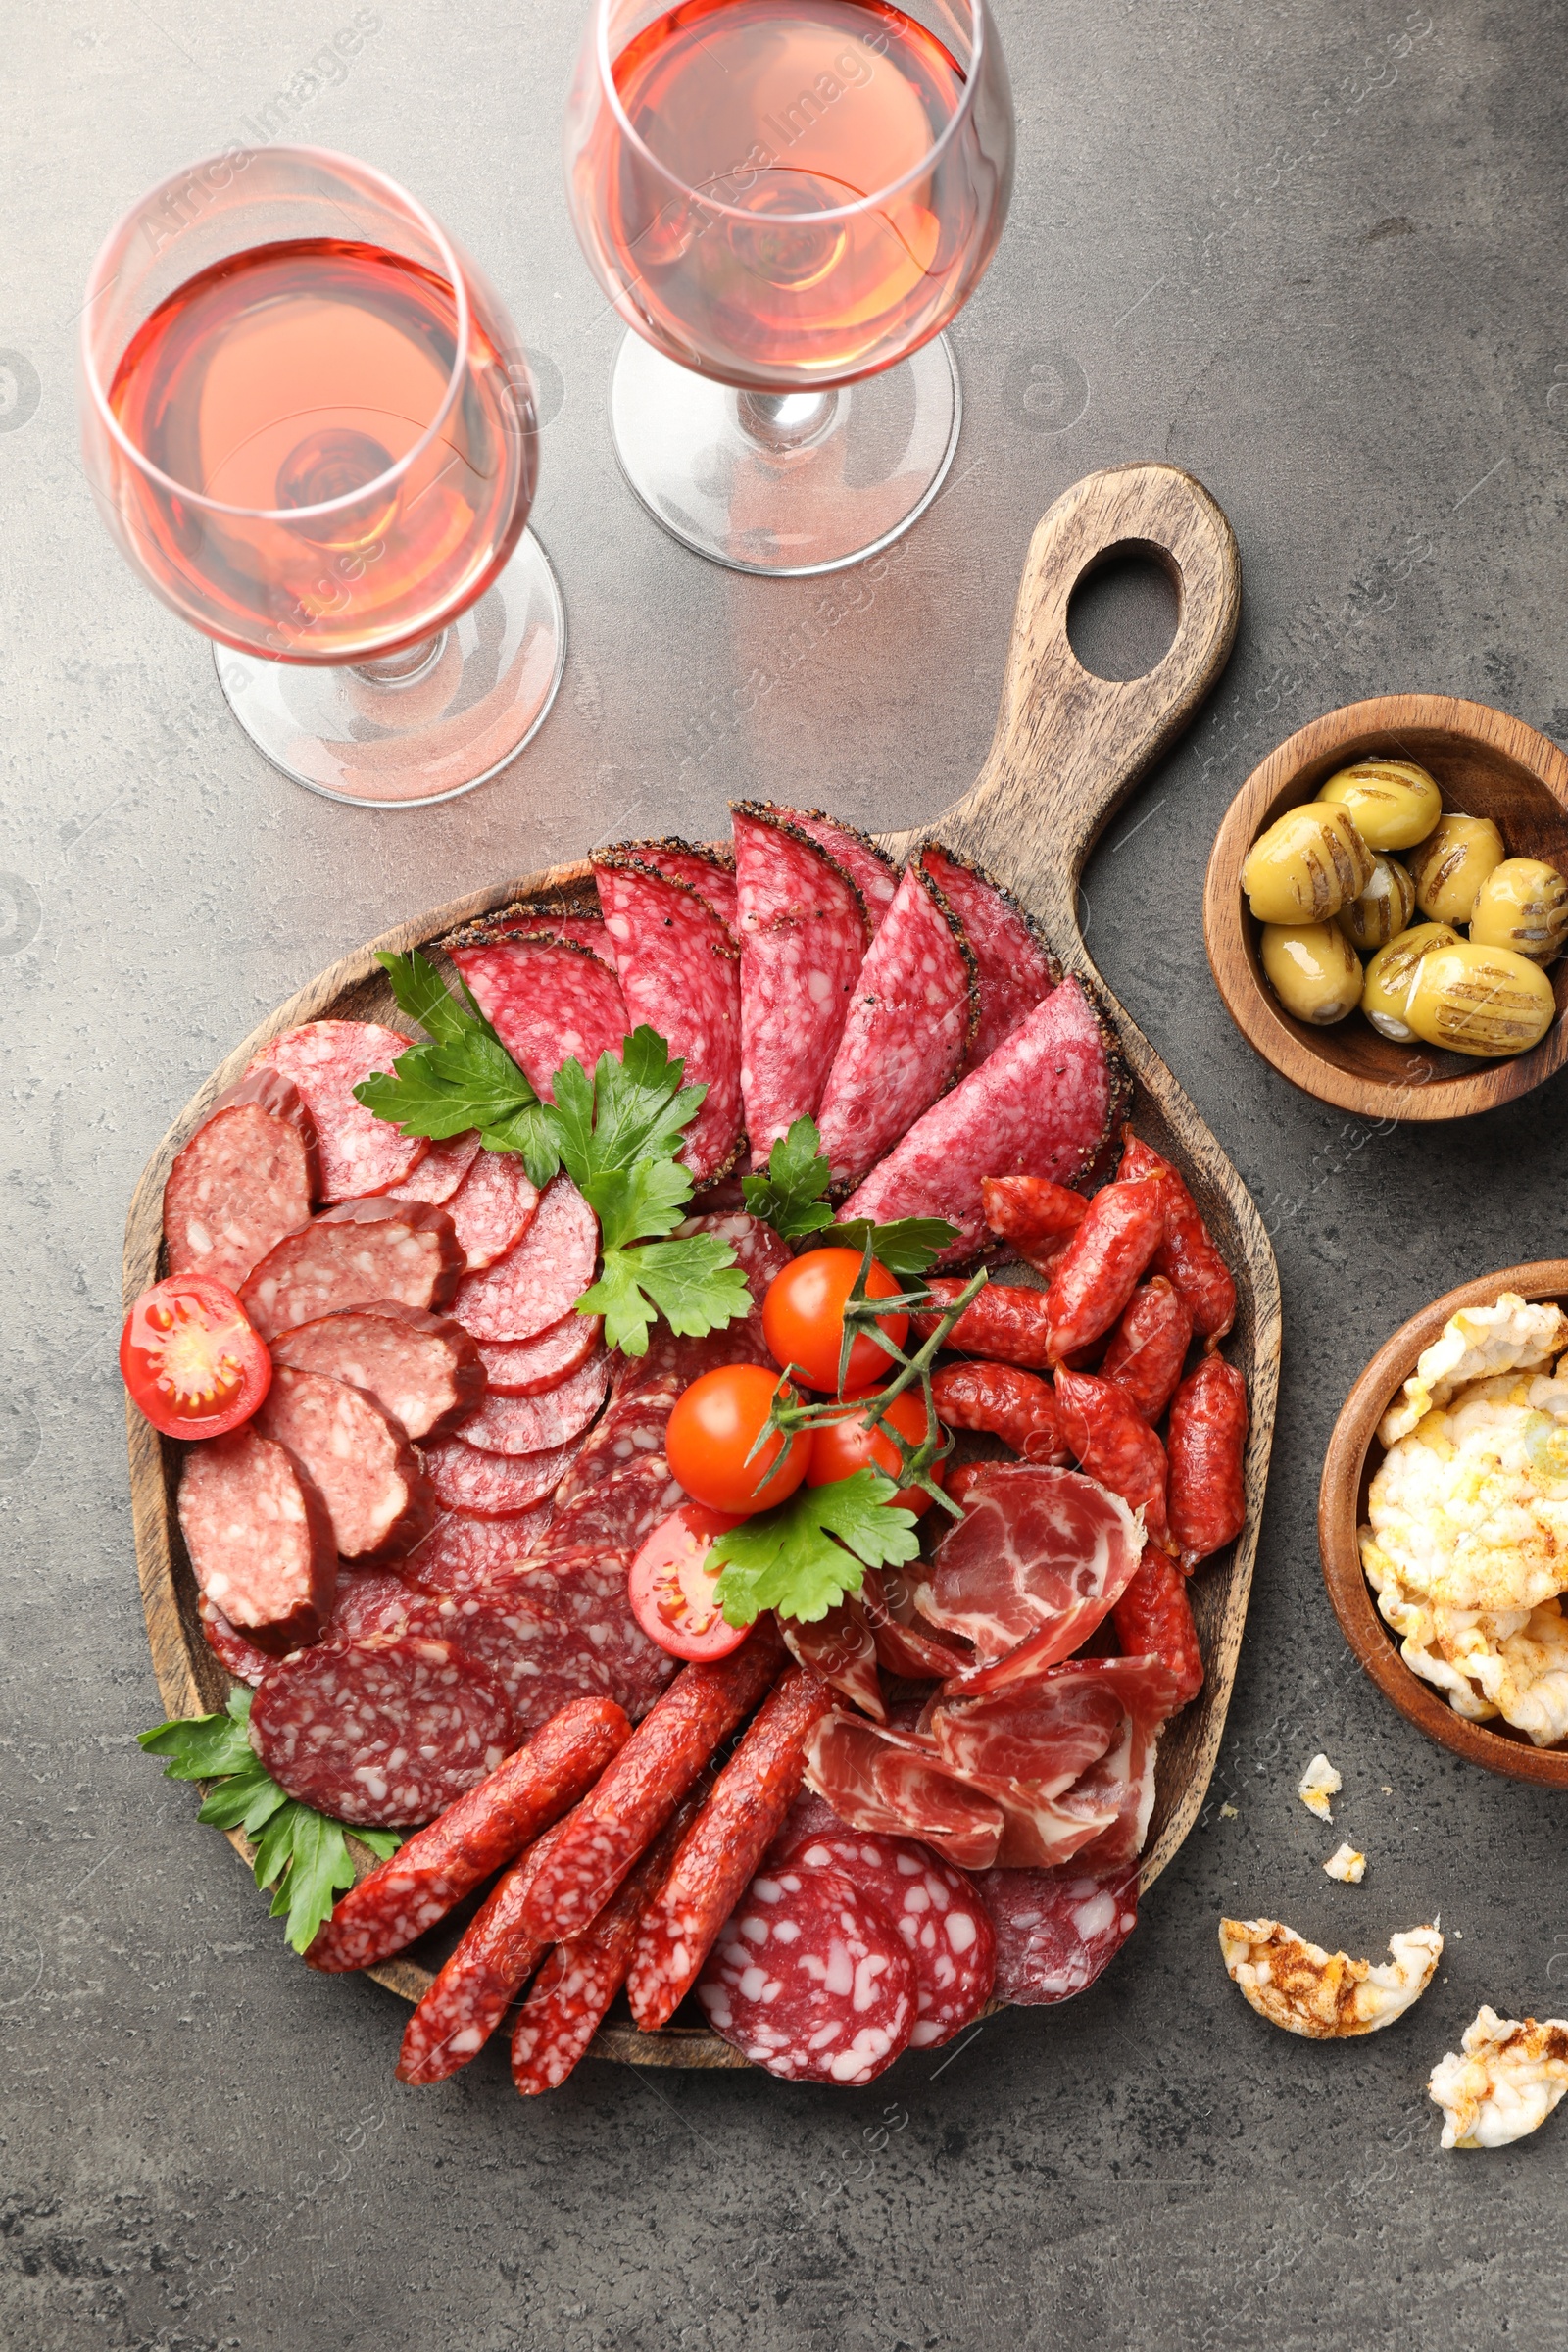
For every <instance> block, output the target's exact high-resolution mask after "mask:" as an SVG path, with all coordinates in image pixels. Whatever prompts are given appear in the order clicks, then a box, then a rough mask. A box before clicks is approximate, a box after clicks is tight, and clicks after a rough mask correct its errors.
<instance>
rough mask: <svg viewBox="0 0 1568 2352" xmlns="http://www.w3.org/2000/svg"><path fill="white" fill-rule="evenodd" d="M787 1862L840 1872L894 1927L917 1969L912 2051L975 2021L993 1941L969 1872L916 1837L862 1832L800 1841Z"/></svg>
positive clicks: (993, 1959) (990, 1971) (988, 1978)
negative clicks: (871, 1834)
mask: <svg viewBox="0 0 1568 2352" xmlns="http://www.w3.org/2000/svg"><path fill="white" fill-rule="evenodd" d="M818 1801H820V1800H818ZM790 1863H793V1864H794V1865H795V1866H796V1867H797V1868H798V1869H803V1870H836V1871H839V1872H841V1873H842V1875H843V1876H844V1877H845V1878H846V1879H848V1880H849V1882H850V1885H851V1886H852V1887H858V1889H859V1891H860V1892H861V1893H862V1894H867V1895H870V1896H871V1898H872V1899H873V1901H875V1902H877V1903H879V1904H880V1905H881V1907H882V1909H883V1910H884V1911H885V1912H886V1913H887V1915H888V1917H889V1919H891V1920H892V1922H893V1924H894V1926H895V1927H896V1928H897V1929H898V1931H899V1934H900V1936H902V1937H903V1938H904V1948H905V1950H906V1951H907V1953H908V1955H909V1959H910V1962H911V1964H912V1966H913V1969H914V2002H915V2021H914V2031H913V2033H912V2034H910V2035H909V2046H910V2048H911V2049H915V2050H932V2049H935V2048H937V2046H938V2045H939V2043H941V2042H944V2041H951V2040H952V2039H953V2036H954V2034H961V2033H962V2031H963V2029H964V2027H965V2026H967V2025H969V2024H970V2023H972V2021H973V2020H974V2019H975V2018H977V2017H978V2016H979V2014H980V2012H981V2010H982V2009H983V2008H984V2007H985V2005H986V2003H987V2001H989V2000H990V1998H991V1988H992V1983H993V1980H994V1979H995V1977H996V1973H997V1939H996V1936H995V1935H994V1934H993V1932H992V1927H991V1919H990V1915H989V1913H988V1912H987V1910H986V1907H985V1905H984V1903H983V1902H982V1901H981V1899H980V1894H979V1890H978V1888H977V1887H976V1886H975V1883H974V1881H973V1880H972V1879H971V1878H970V1877H969V1876H968V1875H967V1873H966V1872H964V1871H961V1870H958V1869H956V1868H955V1866H954V1864H953V1863H951V1862H944V1861H943V1859H942V1857H941V1856H940V1854H934V1853H932V1851H931V1849H930V1848H929V1846H924V1845H921V1844H920V1843H919V1841H918V1839H916V1838H873V1837H872V1836H870V1835H869V1833H868V1832H866V1831H864V1830H844V1829H841V1830H839V1831H838V1832H836V1833H834V1832H827V1833H825V1834H824V1833H822V1832H817V1833H816V1834H814V1835H812V1836H809V1837H808V1838H804V1839H799V1840H797V1841H796V1843H795V1844H793V1845H791V1846H789V1847H787V1848H786V1849H785V1853H784V1856H783V1857H782V1858H781V1861H780V1864H779V1867H780V1868H785V1867H787V1866H788V1865H789V1864H790Z"/></svg>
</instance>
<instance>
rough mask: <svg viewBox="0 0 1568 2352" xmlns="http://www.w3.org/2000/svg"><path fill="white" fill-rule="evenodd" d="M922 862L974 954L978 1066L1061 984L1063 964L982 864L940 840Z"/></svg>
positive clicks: (973, 1061) (925, 847) (925, 850)
mask: <svg viewBox="0 0 1568 2352" xmlns="http://www.w3.org/2000/svg"><path fill="white" fill-rule="evenodd" d="M919 862H920V865H921V867H922V869H923V870H924V871H925V872H926V873H928V874H929V875H930V877H931V879H932V881H933V882H935V883H937V884H938V885H939V886H940V887H941V890H942V892H943V895H944V897H945V898H946V899H947V901H948V904H949V906H951V907H953V908H954V909H955V910H956V913H957V916H958V919H959V921H960V922H961V923H962V925H963V928H964V932H965V935H966V936H967V938H968V942H969V946H970V948H971V949H972V950H973V952H974V958H975V967H976V977H977V979H978V982H979V991H980V1018H979V1023H978V1026H977V1027H976V1030H975V1035H974V1040H973V1043H972V1044H971V1046H970V1048H969V1061H970V1065H971V1066H977V1065H978V1064H979V1063H980V1062H982V1061H984V1060H985V1058H986V1056H987V1054H992V1053H994V1052H995V1051H996V1049H997V1047H998V1046H1000V1045H1001V1043H1002V1041H1003V1039H1004V1038H1005V1037H1010V1036H1011V1035H1012V1032H1013V1031H1014V1029H1016V1028H1017V1027H1018V1024H1019V1023H1020V1022H1021V1021H1024V1020H1027V1019H1028V1017H1029V1015H1030V1013H1031V1012H1033V1010H1034V1008H1035V1006H1036V1005H1043V1004H1044V1003H1045V1001H1046V999H1047V997H1049V996H1050V994H1051V992H1052V990H1053V989H1054V988H1059V987H1060V985H1061V966H1060V964H1059V963H1058V962H1057V961H1056V959H1055V957H1054V956H1053V955H1052V953H1051V951H1050V949H1049V948H1048V947H1047V946H1046V943H1045V941H1044V940H1043V939H1042V938H1041V936H1040V933H1039V931H1038V930H1037V929H1036V927H1035V924H1034V922H1033V921H1032V919H1031V918H1030V916H1028V915H1027V914H1025V912H1024V910H1023V908H1022V907H1020V906H1019V904H1018V902H1017V900H1016V899H1015V898H1013V896H1012V895H1011V893H1010V892H1009V891H1006V890H1004V889H1003V887H1002V884H1001V883H1000V882H997V881H994V880H993V879H992V877H991V875H990V874H988V873H987V872H986V871H985V870H984V868H983V867H981V866H978V865H971V864H970V862H969V860H968V859H967V858H956V857H955V856H954V854H953V852H952V851H951V850H945V849H944V848H943V847H942V845H941V843H940V842H936V841H928V842H925V843H923V844H922V846H921V849H920V852H919Z"/></svg>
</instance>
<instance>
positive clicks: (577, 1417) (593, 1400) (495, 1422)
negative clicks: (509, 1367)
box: [463, 1355, 610, 1454]
mask: <svg viewBox="0 0 1568 2352" xmlns="http://www.w3.org/2000/svg"><path fill="white" fill-rule="evenodd" d="M609 1389H610V1363H609V1359H608V1357H606V1356H604V1355H594V1356H590V1357H589V1359H588V1361H587V1363H585V1364H579V1366H578V1367H577V1369H576V1371H575V1372H572V1373H569V1374H568V1375H567V1377H566V1378H565V1379H564V1381H561V1382H560V1383H559V1384H558V1385H557V1386H556V1387H555V1388H553V1389H546V1391H545V1392H544V1394H543V1396H541V1397H486V1398H485V1400H484V1402H483V1404H481V1405H480V1407H479V1410H478V1411H477V1412H476V1413H475V1414H474V1415H473V1417H472V1419H471V1420H469V1421H466V1422H465V1424H464V1429H463V1442H464V1444H465V1445H466V1446H477V1447H478V1448H479V1451H480V1452H481V1453H505V1454H517V1453H541V1452H543V1451H544V1450H545V1448H546V1447H548V1446H564V1445H566V1444H567V1443H568V1442H569V1441H570V1440H571V1439H572V1438H578V1437H581V1435H582V1433H583V1431H584V1430H585V1429H586V1428H587V1426H588V1424H589V1422H590V1421H591V1420H592V1419H593V1417H594V1415H595V1413H597V1412H598V1410H599V1407H600V1406H601V1405H602V1404H603V1403H604V1401H605V1397H606V1396H607V1394H608V1393H609Z"/></svg>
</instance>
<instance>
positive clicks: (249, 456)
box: [79, 147, 566, 807]
mask: <svg viewBox="0 0 1568 2352" xmlns="http://www.w3.org/2000/svg"><path fill="white" fill-rule="evenodd" d="M79 366H80V378H81V384H80V390H81V419H82V445H83V450H84V454H85V457H86V463H87V473H88V477H89V479H90V481H91V482H92V485H93V489H94V492H95V494H96V496H97V499H98V504H99V508H100V511H101V512H102V514H103V515H104V518H105V520H106V522H107V523H108V525H109V528H110V530H111V531H112V532H113V533H114V536H115V538H116V539H117V541H118V542H119V545H120V548H121V551H122V553H123V555H124V556H125V558H126V560H127V562H128V563H130V564H132V565H133V566H134V568H135V569H136V570H138V571H139V572H140V573H141V574H142V576H143V578H144V579H145V580H146V581H147V582H148V584H149V586H150V587H152V588H153V589H154V590H155V591H156V593H157V594H158V595H159V596H161V597H162V598H163V600H164V602H165V603H166V604H168V605H172V607H173V609H174V611H175V612H176V613H179V614H180V615H181V617H182V618H184V619H185V620H188V621H190V622H192V623H193V624H194V626H195V627H197V628H198V629H201V630H203V631H205V633H206V634H207V635H208V636H209V637H212V638H214V639H215V640H216V641H217V642H216V653H217V661H218V675H219V678H220V681H221V685H222V688H223V692H224V693H225V694H226V695H227V697H228V701H229V705H230V707H231V709H232V710H233V712H234V715H235V717H236V718H237V719H238V720H239V723H240V725H241V726H242V727H243V728H244V729H245V732H246V733H247V734H248V735H249V736H250V738H251V740H252V742H253V743H255V744H256V746H257V747H258V749H259V750H260V751H262V752H264V753H265V754H266V756H267V758H268V759H269V760H271V762H272V764H273V765H274V766H275V767H279V768H281V769H282V771H283V773H284V774H285V775H286V776H292V777H293V779H294V781H295V782H296V783H298V784H305V785H308V786H309V787H310V788H311V789H312V790H313V791H316V792H321V793H325V794H326V795H327V796H328V797H329V798H331V799H333V800H340V801H356V802H362V803H369V804H373V805H375V806H377V807H394V806H396V807H410V806H418V805H421V804H423V803H426V802H430V801H443V800H449V799H451V798H452V797H453V796H454V795H455V794H457V793H460V792H466V791H468V790H469V789H470V788H471V787H472V786H473V785H475V784H481V783H483V782H484V780H485V778H486V777H487V776H491V775H494V774H495V772H496V770H497V769H498V768H500V767H503V766H504V765H505V764H506V762H507V761H508V760H511V759H513V758H514V757H515V754H516V753H517V752H518V751H520V750H521V748H522V746H523V745H524V744H525V743H526V742H527V740H528V738H529V736H530V735H531V734H532V733H533V731H534V729H535V728H536V727H537V726H538V725H539V723H540V721H541V720H542V719H543V717H544V715H545V713H546V711H548V710H549V708H550V705H551V702H552V700H553V699H554V696H555V692H556V688H557V686H558V685H559V683H560V680H561V672H562V668H563V665H564V662H565V649H566V629H565V616H564V612H563V609H562V603H561V595H560V591H559V589H558V588H557V586H556V581H555V577H554V574H553V573H552V571H551V568H550V565H549V563H548V561H547V560H546V557H545V554H544V551H543V549H542V548H541V547H540V545H539V543H538V541H537V540H536V539H535V538H534V536H533V534H532V533H531V532H530V531H527V530H525V528H524V525H525V523H526V521H527V517H528V509H529V506H530V504H531V502H532V499H533V492H534V484H535V481H536V478H537V474H538V437H537V431H536V427H535V409H534V396H533V386H532V381H531V378H530V376H529V372H528V366H527V361H526V359H525V357H524V354H523V351H522V347H521V345H520V344H519V343H518V341H517V338H516V332H515V328H514V327H513V325H512V322H511V320H510V319H508V317H507V314H506V312H505V310H504V309H503V308H502V306H501V304H500V302H499V301H498V300H497V298H496V296H495V294H494V293H493V292H492V291H491V289H490V287H489V286H488V285H487V284H486V282H485V280H484V278H483V277H482V276H481V275H480V274H479V272H478V271H477V270H475V269H474V267H473V265H472V263H471V262H469V261H468V260H467V259H466V256H465V255H464V254H462V253H461V251H460V250H459V248H458V247H457V246H456V245H455V244H454V243H453V241H452V239H451V238H450V237H448V236H447V235H446V234H445V232H444V231H443V230H442V229H441V228H440V227H439V226H438V224H437V223H436V222H435V221H433V220H432V219H431V218H430V215H429V214H428V213H427V212H426V211H425V210H424V208H423V206H422V205H420V204H417V202H416V201H415V199H414V198H413V197H412V196H410V195H407V194H406V193H405V192H404V190H403V189H402V188H400V187H398V186H397V185H396V184H395V183H394V182H393V181H392V180H390V179H386V178H384V177H383V176H382V174H381V173H380V172H373V171H371V170H370V168H369V167H368V165H366V164H361V163H356V162H355V161H354V160H353V159H352V158H351V157H349V156H343V155H332V154H329V153H327V152H326V151H325V150H324V149H321V148H314V147H269V148H265V149H260V150H257V149H246V148H230V149H229V150H228V151H227V152H226V153H224V154H222V155H217V156H209V157H208V158H207V159H206V160H205V161H204V162H202V163H199V164H194V165H192V166H191V168H190V169H189V170H188V171H185V172H176V173H175V174H174V175H173V177H172V178H170V179H167V180H165V181H164V182H163V184H162V185H161V186H159V187H156V188H154V189H153V191H152V192H151V194H150V195H148V196H146V197H144V198H143V199H142V201H141V203H140V204H138V205H135V206H133V207H132V209H131V211H129V212H128V213H127V214H126V215H125V217H124V219H123V221H121V222H120V223H119V225H118V227H116V228H115V229H114V230H113V231H112V232H111V234H110V236H109V238H108V241H107V242H106V243H105V245H104V247H103V250H102V252H101V253H100V254H99V256H98V259H97V261H96V262H95V263H94V265H93V270H92V276H91V279H90V280H89V283H88V288H87V302H86V309H85V312H84V315H83V319H82V330H81V343H80V361H79Z"/></svg>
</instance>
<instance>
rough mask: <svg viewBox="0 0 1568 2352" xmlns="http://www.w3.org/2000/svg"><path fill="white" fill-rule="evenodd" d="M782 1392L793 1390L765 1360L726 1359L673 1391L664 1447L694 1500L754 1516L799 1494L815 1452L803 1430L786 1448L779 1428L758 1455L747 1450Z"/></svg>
mask: <svg viewBox="0 0 1568 2352" xmlns="http://www.w3.org/2000/svg"><path fill="white" fill-rule="evenodd" d="M780 1394H782V1395H783V1396H784V1397H785V1398H786V1400H788V1399H789V1398H790V1397H791V1396H792V1394H793V1392H792V1391H791V1390H790V1388H789V1385H788V1383H787V1382H785V1381H784V1380H782V1379H781V1378H780V1377H779V1375H778V1374H777V1373H776V1372H769V1371H767V1370H765V1369H764V1367H763V1366H762V1365H761V1364H723V1365H721V1366H720V1367H719V1369H718V1370H717V1371H716V1372H705V1373H704V1374H703V1376H702V1378H701V1379H700V1380H694V1381H693V1382H692V1385H691V1387H690V1388H689V1389H686V1390H685V1391H683V1393H682V1394H681V1395H680V1396H679V1397H677V1398H676V1400H675V1409H674V1411H673V1412H672V1413H671V1414H670V1416H669V1424H668V1427H667V1428H666V1429H665V1431H664V1454H665V1458H666V1459H667V1461H668V1463H669V1467H670V1473H671V1476H672V1477H674V1478H676V1479H678V1481H679V1482H680V1484H681V1485H682V1486H683V1487H684V1488H685V1490H686V1492H687V1494H688V1495H691V1497H692V1499H693V1501H694V1502H706V1503H707V1504H708V1505H709V1506H710V1508H711V1509H712V1510H715V1511H734V1512H736V1513H738V1515H739V1516H740V1517H741V1518H742V1519H750V1518H751V1517H752V1515H753V1513H754V1512H756V1511H770V1510H771V1509H772V1508H773V1505H774V1504H775V1503H776V1502H783V1501H785V1500H786V1499H787V1498H788V1496H790V1495H793V1494H794V1492H795V1490H796V1488H797V1487H798V1486H799V1485H800V1483H801V1481H802V1479H803V1478H804V1477H805V1476H806V1466H807V1464H808V1462H809V1460H810V1458H811V1441H810V1438H809V1435H808V1433H807V1432H806V1431H805V1430H802V1431H800V1432H799V1433H798V1434H797V1435H796V1436H795V1437H793V1438H791V1440H790V1442H789V1450H788V1452H787V1453H786V1452H785V1449H784V1437H783V1433H782V1431H775V1433H774V1435H773V1436H772V1437H771V1438H769V1440H768V1442H767V1444H766V1445H765V1446H763V1447H762V1449H761V1451H760V1453H759V1454H758V1455H757V1456H756V1458H755V1460H752V1461H748V1460H747V1458H746V1457H747V1455H748V1454H749V1453H750V1452H751V1450H752V1447H753V1446H755V1445H756V1444H757V1441H758V1438H759V1436H760V1434H761V1431H762V1428H763V1426H764V1424H765V1423H766V1420H767V1416H768V1414H769V1412H770V1411H771V1409H772V1404H773V1398H774V1397H776V1396H778V1395H780Z"/></svg>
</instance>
